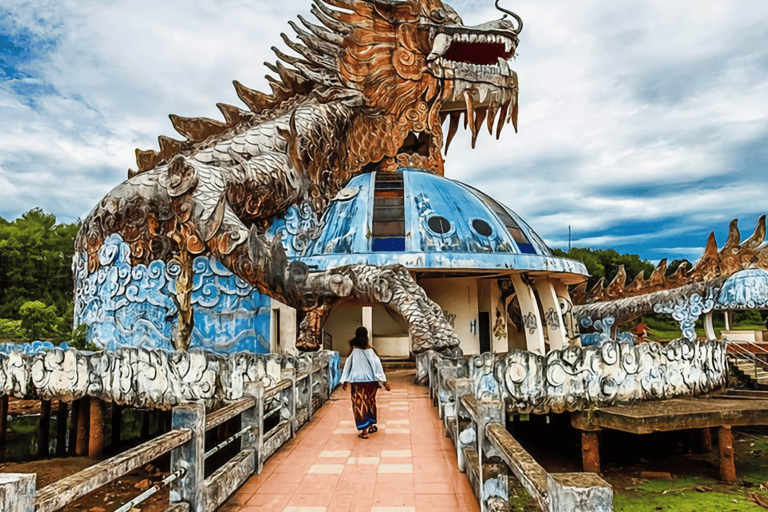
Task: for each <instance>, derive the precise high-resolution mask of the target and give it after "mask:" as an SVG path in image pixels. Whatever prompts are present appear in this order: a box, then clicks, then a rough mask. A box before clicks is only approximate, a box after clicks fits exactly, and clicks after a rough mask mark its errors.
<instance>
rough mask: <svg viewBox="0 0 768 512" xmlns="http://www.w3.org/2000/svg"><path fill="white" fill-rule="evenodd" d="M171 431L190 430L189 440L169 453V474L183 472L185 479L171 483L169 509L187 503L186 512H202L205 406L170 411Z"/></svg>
mask: <svg viewBox="0 0 768 512" xmlns="http://www.w3.org/2000/svg"><path fill="white" fill-rule="evenodd" d="M171 428H173V429H177V428H188V429H191V430H192V439H190V440H189V441H188V442H186V443H184V444H183V445H181V446H179V447H177V448H174V449H173V450H171V471H176V470H178V469H181V468H184V469H185V470H186V472H185V473H184V475H183V476H182V477H181V478H179V479H178V480H175V481H173V482H172V483H171V486H170V491H171V505H173V503H175V502H179V501H185V502H187V503H189V512H203V511H204V510H205V503H204V499H205V495H204V492H203V486H204V480H205V478H204V470H205V404H204V403H203V402H202V401H201V402H193V403H188V404H183V405H179V406H176V407H174V408H173V416H172V419H171Z"/></svg>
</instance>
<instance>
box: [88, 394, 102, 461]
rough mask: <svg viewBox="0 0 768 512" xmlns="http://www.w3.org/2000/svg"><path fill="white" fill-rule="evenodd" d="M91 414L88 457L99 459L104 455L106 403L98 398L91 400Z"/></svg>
mask: <svg viewBox="0 0 768 512" xmlns="http://www.w3.org/2000/svg"><path fill="white" fill-rule="evenodd" d="M90 412H91V414H90V418H89V428H88V456H89V457H90V458H92V459H99V458H101V456H102V454H103V453H104V402H102V401H101V400H99V399H98V398H91V407H90Z"/></svg>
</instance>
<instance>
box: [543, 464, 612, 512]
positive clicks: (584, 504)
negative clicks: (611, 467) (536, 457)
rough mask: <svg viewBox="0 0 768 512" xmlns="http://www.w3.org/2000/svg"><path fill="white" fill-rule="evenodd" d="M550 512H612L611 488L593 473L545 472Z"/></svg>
mask: <svg viewBox="0 0 768 512" xmlns="http://www.w3.org/2000/svg"><path fill="white" fill-rule="evenodd" d="M547 494H548V495H549V511H550V512H572V511H574V510H589V512H613V488H612V487H611V486H610V484H609V483H608V482H606V481H605V480H603V479H602V478H600V476H599V475H597V474H595V473H547Z"/></svg>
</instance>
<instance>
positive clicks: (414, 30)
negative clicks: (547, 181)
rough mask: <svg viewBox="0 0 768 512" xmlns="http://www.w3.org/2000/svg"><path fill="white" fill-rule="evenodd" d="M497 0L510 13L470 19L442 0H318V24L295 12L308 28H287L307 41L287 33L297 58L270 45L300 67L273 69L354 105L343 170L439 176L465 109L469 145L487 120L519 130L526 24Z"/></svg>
mask: <svg viewBox="0 0 768 512" xmlns="http://www.w3.org/2000/svg"><path fill="white" fill-rule="evenodd" d="M496 6H497V8H499V9H500V10H502V11H504V12H505V15H504V18H502V19H500V20H496V21H491V22H488V23H484V24H482V25H477V26H472V27H468V26H464V24H463V22H462V20H461V18H460V17H459V16H458V15H457V14H456V12H455V11H454V10H453V9H452V8H451V7H449V6H448V5H445V4H443V3H442V2H441V1H440V0H402V1H399V0H398V1H396V0H315V3H314V4H313V6H312V13H313V14H314V15H315V17H316V18H317V19H318V20H319V21H320V22H321V23H322V26H319V25H315V24H312V23H309V22H308V21H306V20H305V19H304V18H302V17H299V20H300V21H301V23H302V24H303V25H304V27H303V28H302V27H299V26H298V25H297V24H295V23H291V26H292V27H293V29H294V30H295V31H296V33H297V35H298V38H299V40H300V41H301V43H297V42H294V41H292V40H291V39H290V38H288V37H287V36H285V35H283V39H284V40H285V42H286V44H287V45H288V46H289V47H290V48H291V49H293V50H294V51H295V52H296V53H298V54H299V55H301V58H296V57H291V56H288V55H286V54H284V53H282V52H280V51H279V50H277V49H274V48H273V50H274V51H275V52H276V53H277V55H278V57H280V59H281V60H283V61H285V62H287V63H288V64H290V65H291V66H292V67H293V68H294V69H293V70H291V71H288V70H286V68H284V67H282V66H281V65H278V66H270V67H271V68H272V69H273V70H274V71H276V72H278V73H279V74H280V76H281V78H282V82H283V83H284V84H288V83H299V82H310V83H311V84H312V86H313V87H312V94H314V95H315V96H316V97H317V98H318V99H319V100H320V101H321V102H329V101H341V102H343V103H344V104H346V105H347V106H349V107H352V108H354V110H355V112H356V114H357V115H355V116H354V118H353V120H352V122H351V124H350V126H349V128H348V131H347V134H346V136H345V140H344V143H343V147H341V148H340V149H341V151H340V152H339V154H340V155H342V158H341V160H340V161H339V162H338V164H339V167H340V168H343V169H348V170H349V169H355V170H361V169H365V168H370V166H375V167H376V168H379V169H381V168H395V167H398V166H409V167H420V168H424V169H429V170H432V171H433V172H436V173H438V174H443V158H442V155H441V152H442V150H443V147H444V148H445V150H446V151H447V149H448V145H449V144H450V142H451V139H452V138H453V136H454V135H455V134H456V131H457V129H458V127H459V122H460V116H461V114H462V113H463V114H464V115H465V117H464V127H465V128H467V127H469V129H470V130H471V131H472V146H473V147H474V145H475V140H476V139H477V135H478V132H479V131H480V129H481V128H482V126H483V123H484V122H486V123H487V126H488V130H489V132H491V133H493V128H494V125H496V136H497V137H498V135H499V133H500V132H501V129H502V127H503V125H504V124H505V122H509V121H512V122H513V124H514V125H515V129H516V123H517V91H518V86H517V75H516V73H515V72H514V71H511V70H510V68H509V65H508V64H507V61H508V60H509V59H510V58H512V57H514V55H515V50H516V48H517V45H518V42H519V40H518V36H519V33H520V30H521V29H522V26H523V25H522V20H521V19H520V18H519V17H518V16H517V15H515V14H514V13H511V12H509V11H505V10H503V9H501V8H500V7H499V5H498V0H497V3H496ZM507 14H509V15H511V18H507ZM297 76H298V77H299V78H298V79H297ZM448 118H450V124H449V128H448V134H447V137H445V138H444V137H443V131H442V128H441V125H442V124H443V122H445V120H446V119H448ZM497 118H498V120H497ZM353 172H354V171H353Z"/></svg>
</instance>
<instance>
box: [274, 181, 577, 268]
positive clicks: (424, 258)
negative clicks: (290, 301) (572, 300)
mask: <svg viewBox="0 0 768 512" xmlns="http://www.w3.org/2000/svg"><path fill="white" fill-rule="evenodd" d="M271 232H272V233H273V234H275V235H279V236H281V238H282V241H283V244H284V246H285V249H286V253H287V255H288V257H289V259H298V260H301V261H302V262H304V263H306V264H307V265H308V266H310V268H313V269H318V270H326V269H331V268H336V267H340V266H343V265H349V264H353V263H369V264H374V265H388V264H395V263H399V264H402V265H404V266H405V267H407V268H409V269H413V270H424V271H428V270H446V269H453V270H471V271H483V270H485V271H495V272H498V271H500V270H502V271H503V270H510V271H514V270H538V271H548V272H563V273H568V274H578V275H587V271H586V268H585V267H584V265H583V264H581V263H580V262H577V261H573V260H569V259H565V258H560V257H556V256H553V255H552V252H551V251H550V250H549V248H548V247H547V246H546V244H545V243H544V242H543V241H542V240H541V238H540V237H539V236H538V235H537V234H536V233H535V232H534V231H533V230H532V229H531V228H530V227H529V226H528V224H526V223H525V222H524V221H523V220H522V219H521V218H520V217H519V216H518V215H517V214H516V213H514V212H513V211H512V210H510V209H509V208H507V207H506V206H504V205H502V204H501V203H499V202H497V201H495V200H494V199H492V198H490V197H489V196H487V195H486V194H484V193H482V192H480V191H478V190H476V189H474V188H472V187H470V186H468V185H465V184H464V183H461V182H459V181H455V180H451V179H448V178H444V177H442V176H437V175H434V174H430V173H427V172H424V171H420V170H412V169H403V170H399V171H397V172H381V171H380V172H374V173H370V174H363V175H360V176H357V177H356V178H354V179H353V180H352V181H351V182H350V183H349V185H348V186H347V188H345V189H344V190H342V191H341V192H339V194H338V195H337V196H336V198H335V199H334V200H333V201H332V202H331V203H330V204H329V206H328V208H326V211H325V213H324V215H323V217H322V218H321V219H317V218H316V217H315V215H314V212H313V211H312V209H311V208H310V207H309V205H307V204H305V205H303V206H301V207H292V208H291V209H290V210H289V211H288V213H287V214H286V215H285V217H284V218H282V219H278V220H276V221H275V222H274V224H273V226H272V228H271Z"/></svg>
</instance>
